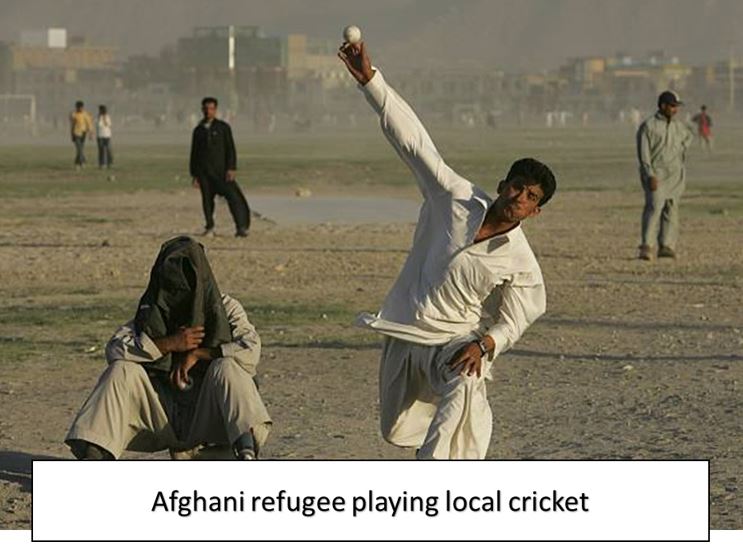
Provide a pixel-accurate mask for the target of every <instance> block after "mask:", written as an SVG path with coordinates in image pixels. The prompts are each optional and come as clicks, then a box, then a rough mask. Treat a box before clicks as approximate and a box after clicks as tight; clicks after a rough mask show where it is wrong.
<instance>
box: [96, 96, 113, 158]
mask: <svg viewBox="0 0 743 549" xmlns="http://www.w3.org/2000/svg"><path fill="white" fill-rule="evenodd" d="M96 135H97V136H98V167H99V168H101V169H103V168H104V167H105V168H110V167H111V165H112V164H113V162H114V157H113V152H112V151H111V116H110V115H109V114H108V109H107V108H106V105H99V106H98V118H97V119H96Z"/></svg>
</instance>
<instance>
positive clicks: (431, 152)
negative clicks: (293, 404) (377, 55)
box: [357, 70, 546, 357]
mask: <svg viewBox="0 0 743 549" xmlns="http://www.w3.org/2000/svg"><path fill="white" fill-rule="evenodd" d="M362 89H363V90H364V93H365V95H366V98H367V100H368V101H369V103H370V104H371V105H372V107H373V108H374V110H375V111H376V112H377V113H378V114H379V117H380V123H381V126H382V131H383V132H384V134H385V136H386V137H387V139H388V140H389V142H390V143H391V144H392V146H393V147H394V148H395V150H396V151H397V153H398V154H399V155H400V157H401V158H402V160H403V161H404V162H405V163H406V164H407V165H408V167H409V168H410V169H411V171H412V172H413V174H414V175H415V178H416V181H417V182H418V185H419V187H420V190H421V193H422V194H423V198H424V201H423V205H422V206H421V210H420V215H419V219H418V224H417V227H416V230H415V236H414V238H413V246H412V249H411V251H410V254H409V256H408V258H407V260H406V262H405V265H404V266H403V268H402V271H401V272H400V274H399V276H398V278H397V280H396V282H395V284H394V286H393V287H392V289H391V290H390V292H389V294H388V295H387V298H386V299H385V301H384V304H383V306H382V309H381V310H380V311H379V312H378V313H377V314H376V315H372V314H369V313H363V314H361V315H360V316H359V317H358V318H357V325H359V326H363V327H368V328H371V329H373V330H376V331H378V332H380V333H382V334H385V335H388V336H391V337H395V338H398V339H403V340H406V341H410V342H414V343H419V344H423V345H443V344H447V343H449V342H452V341H453V340H459V339H463V338H466V337H482V336H484V335H485V334H487V335H490V336H491V337H492V338H493V340H494V341H495V351H494V355H493V357H494V356H495V355H497V354H499V353H501V352H503V351H506V350H507V349H509V348H510V347H511V346H512V345H513V344H514V343H515V342H516V341H517V340H518V339H519V337H521V335H522V334H523V332H524V330H526V328H527V327H528V326H529V325H530V324H531V323H532V322H534V321H535V320H536V319H537V318H538V317H539V316H540V315H542V314H543V313H544V311H545V307H546V297H545V290H544V282H543V279H542V273H541V270H540V268H539V264H538V263H537V260H536V258H535V257H534V253H533V252H532V250H531V248H530V246H529V243H528V242H527V240H526V236H525V235H524V233H523V231H522V230H521V227H520V226H517V227H515V228H513V229H512V230H510V231H509V232H508V233H505V234H501V235H498V236H495V237H492V238H490V239H487V240H484V241H482V242H479V243H477V244H474V243H473V242H474V239H475V237H476V235H477V232H478V231H479V229H480V227H481V226H482V222H483V220H484V218H485V214H486V213H487V211H488V208H489V207H490V205H491V204H492V199H491V198H490V197H489V196H488V195H487V194H486V193H485V192H484V191H482V190H481V189H479V188H477V187H475V186H474V185H473V184H472V183H470V182H469V181H467V180H466V179H464V178H463V177H461V176H459V175H458V174H457V173H455V172H454V171H453V170H452V169H451V168H450V167H449V166H448V165H447V164H446V163H445V162H444V160H443V159H442V158H441V155H440V154H439V152H438V151H437V150H436V146H435V145H434V143H433V141H432V140H431V137H430V136H429V135H428V133H427V132H426V129H425V128H424V127H423V125H422V123H421V122H420V120H419V119H418V117H417V116H416V114H415V113H414V112H413V110H412V109H411V108H410V106H409V105H408V104H407V103H406V102H405V101H404V100H403V99H402V98H401V97H400V96H399V95H398V94H397V93H396V92H395V90H393V89H392V88H391V87H390V86H388V85H387V83H386V82H385V81H384V78H383V76H382V74H381V73H380V71H378V70H377V71H376V73H375V75H374V77H373V78H372V79H371V80H370V81H369V82H368V83H367V84H366V86H364V87H363V88H362Z"/></svg>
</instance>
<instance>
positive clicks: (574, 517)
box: [32, 461, 709, 541]
mask: <svg viewBox="0 0 743 549" xmlns="http://www.w3.org/2000/svg"><path fill="white" fill-rule="evenodd" d="M708 492H709V463H708V462H707V461H466V462H462V461H459V462H454V461H446V462H430V461H429V462H415V461H256V462H232V461H231V462H205V461H193V462H187V461H173V462H168V461H119V462H75V461H36V462H34V468H33V531H32V534H33V539H34V541H93V540H97V541H124V540H127V541H137V540H172V541H175V540H204V541H206V540H243V541H343V540H345V541H352V540H365V541H375V540H376V541H387V540H390V541H391V540H407V541H410V540H417V541H425V540H441V541H444V540H447V541H453V540H461V541H465V540H468V541H471V540H479V541H517V540H529V541H539V540H552V541H557V540H573V541H578V540H594V541H661V540H662V541H682V540H683V541H706V540H708V539H709V504H708V502H709V499H708V497H709V496H708ZM321 498H322V499H321Z"/></svg>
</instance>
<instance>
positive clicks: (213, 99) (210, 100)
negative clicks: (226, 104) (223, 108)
mask: <svg viewBox="0 0 743 549" xmlns="http://www.w3.org/2000/svg"><path fill="white" fill-rule="evenodd" d="M207 103H214V106H215V107H216V106H217V105H219V101H217V98H216V97H205V98H204V99H202V100H201V106H202V107H203V106H204V105H206V104H207Z"/></svg>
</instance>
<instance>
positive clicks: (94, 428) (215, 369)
mask: <svg viewBox="0 0 743 549" xmlns="http://www.w3.org/2000/svg"><path fill="white" fill-rule="evenodd" d="M270 428H271V418H270V417H269V415H268V411H267V410H266V407H265V406H264V404H263V401H262V400H261V396H260V394H259V393H258V388H257V387H256V385H255V382H254V381H253V376H251V375H250V374H249V373H248V372H247V371H245V370H244V369H243V368H241V367H240V366H239V365H238V363H237V362H235V361H234V360H233V359H231V358H218V359H216V360H213V361H212V363H211V364H210V365H209V368H208V370H207V372H206V374H205V375H204V380H203V383H202V385H201V391H200V393H199V397H198V401H197V404H196V412H195V414H194V419H193V423H192V424H191V428H190V432H189V434H188V437H187V439H186V440H178V439H177V437H176V435H175V432H174V431H173V428H172V426H171V425H170V422H169V421H168V416H167V414H166V412H165V408H164V407H163V403H162V402H161V400H160V397H159V396H158V394H157V392H156V391H155V388H154V387H153V385H152V382H151V381H150V378H149V377H148V375H147V372H146V371H145V369H144V368H143V367H142V366H141V365H139V364H136V363H134V362H127V361H124V360H118V361H116V362H113V363H112V364H110V365H109V366H108V368H106V370H105V371H104V372H103V374H102V375H101V377H100V379H99V380H98V384H97V385H96V386H95V388H94V389H93V392H92V393H91V394H90V396H89V397H88V399H87V400H86V401H85V404H83V406H82V408H81V409H80V412H78V414H77V417H76V418H75V421H74V422H73V423H72V427H70V430H69V432H68V433H67V437H66V438H65V441H69V440H72V439H82V440H86V441H88V442H92V443H94V444H97V445H98V446H101V447H103V448H105V449H106V450H108V451H109V452H111V454H113V456H114V457H115V458H118V457H119V456H120V455H121V453H122V452H123V451H124V450H132V451H136V452H158V451H160V450H165V449H173V450H177V451H178V450H186V449H189V448H192V447H194V446H196V445H197V444H200V443H214V444H221V445H225V444H226V445H230V446H231V445H232V444H233V443H234V442H235V441H236V440H237V439H238V437H240V436H241V435H243V434H245V433H248V432H251V431H252V433H253V437H254V438H255V441H256V443H257V445H258V447H259V448H261V447H262V446H263V444H264V443H265V441H266V438H268V433H269V431H270Z"/></svg>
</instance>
